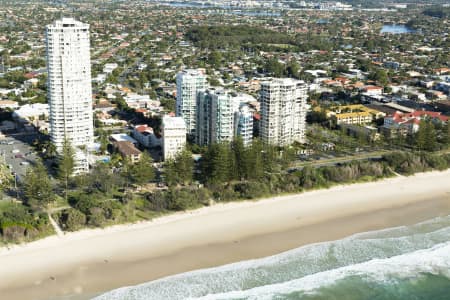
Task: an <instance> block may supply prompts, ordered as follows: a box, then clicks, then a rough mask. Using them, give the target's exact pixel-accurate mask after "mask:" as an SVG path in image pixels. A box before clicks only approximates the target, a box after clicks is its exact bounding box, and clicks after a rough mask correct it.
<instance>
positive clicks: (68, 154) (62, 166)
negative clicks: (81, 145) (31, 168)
mask: <svg viewBox="0 0 450 300" xmlns="http://www.w3.org/2000/svg"><path fill="white" fill-rule="evenodd" d="M74 169H75V151H74V149H73V148H72V145H71V144H70V141H69V140H67V139H64V143H63V148H62V151H61V153H60V154H59V156H58V178H59V179H60V180H62V181H63V182H64V187H65V198H66V201H67V192H68V189H69V180H70V177H71V176H72V175H73V171H74Z"/></svg>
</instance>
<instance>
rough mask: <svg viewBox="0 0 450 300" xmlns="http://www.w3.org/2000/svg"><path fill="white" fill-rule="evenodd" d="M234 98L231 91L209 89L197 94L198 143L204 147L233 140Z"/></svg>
mask: <svg viewBox="0 0 450 300" xmlns="http://www.w3.org/2000/svg"><path fill="white" fill-rule="evenodd" d="M233 118H234V113H233V98H232V95H231V94H230V93H229V91H226V90H222V89H213V88H211V89H207V90H206V91H203V92H199V93H198V94H197V131H196V134H195V140H196V143H197V144H199V145H201V146H204V145H209V144H213V143H221V142H229V141H231V140H232V139H233V130H234V127H233V121H234V119H233Z"/></svg>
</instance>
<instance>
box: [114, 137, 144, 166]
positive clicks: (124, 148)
mask: <svg viewBox="0 0 450 300" xmlns="http://www.w3.org/2000/svg"><path fill="white" fill-rule="evenodd" d="M114 147H115V148H116V149H117V152H119V153H120V155H121V156H122V157H123V158H124V159H129V160H130V161H131V163H136V162H138V161H139V160H140V159H141V154H142V152H141V151H139V149H137V148H136V147H135V146H134V144H133V143H131V142H129V141H120V142H115V143H114Z"/></svg>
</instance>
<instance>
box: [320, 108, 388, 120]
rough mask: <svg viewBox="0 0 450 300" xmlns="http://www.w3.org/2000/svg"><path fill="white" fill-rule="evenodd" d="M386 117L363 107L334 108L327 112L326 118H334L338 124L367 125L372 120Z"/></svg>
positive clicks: (381, 113) (379, 112)
mask: <svg viewBox="0 0 450 300" xmlns="http://www.w3.org/2000/svg"><path fill="white" fill-rule="evenodd" d="M384 116H386V114H385V113H383V112H381V111H378V110H375V109H371V108H368V107H365V106H364V105H359V104H357V105H344V106H336V107H333V108H331V109H330V110H329V111H327V117H335V118H336V123H337V124H338V125H340V124H358V125H362V124H367V123H371V122H372V121H373V120H375V119H378V118H382V117H384Z"/></svg>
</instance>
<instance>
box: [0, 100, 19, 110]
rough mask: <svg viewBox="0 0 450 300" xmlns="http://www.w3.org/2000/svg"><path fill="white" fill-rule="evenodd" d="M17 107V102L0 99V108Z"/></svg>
mask: <svg viewBox="0 0 450 300" xmlns="http://www.w3.org/2000/svg"><path fill="white" fill-rule="evenodd" d="M6 108H9V109H18V108H19V103H18V102H17V101H12V100H0V109H6Z"/></svg>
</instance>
